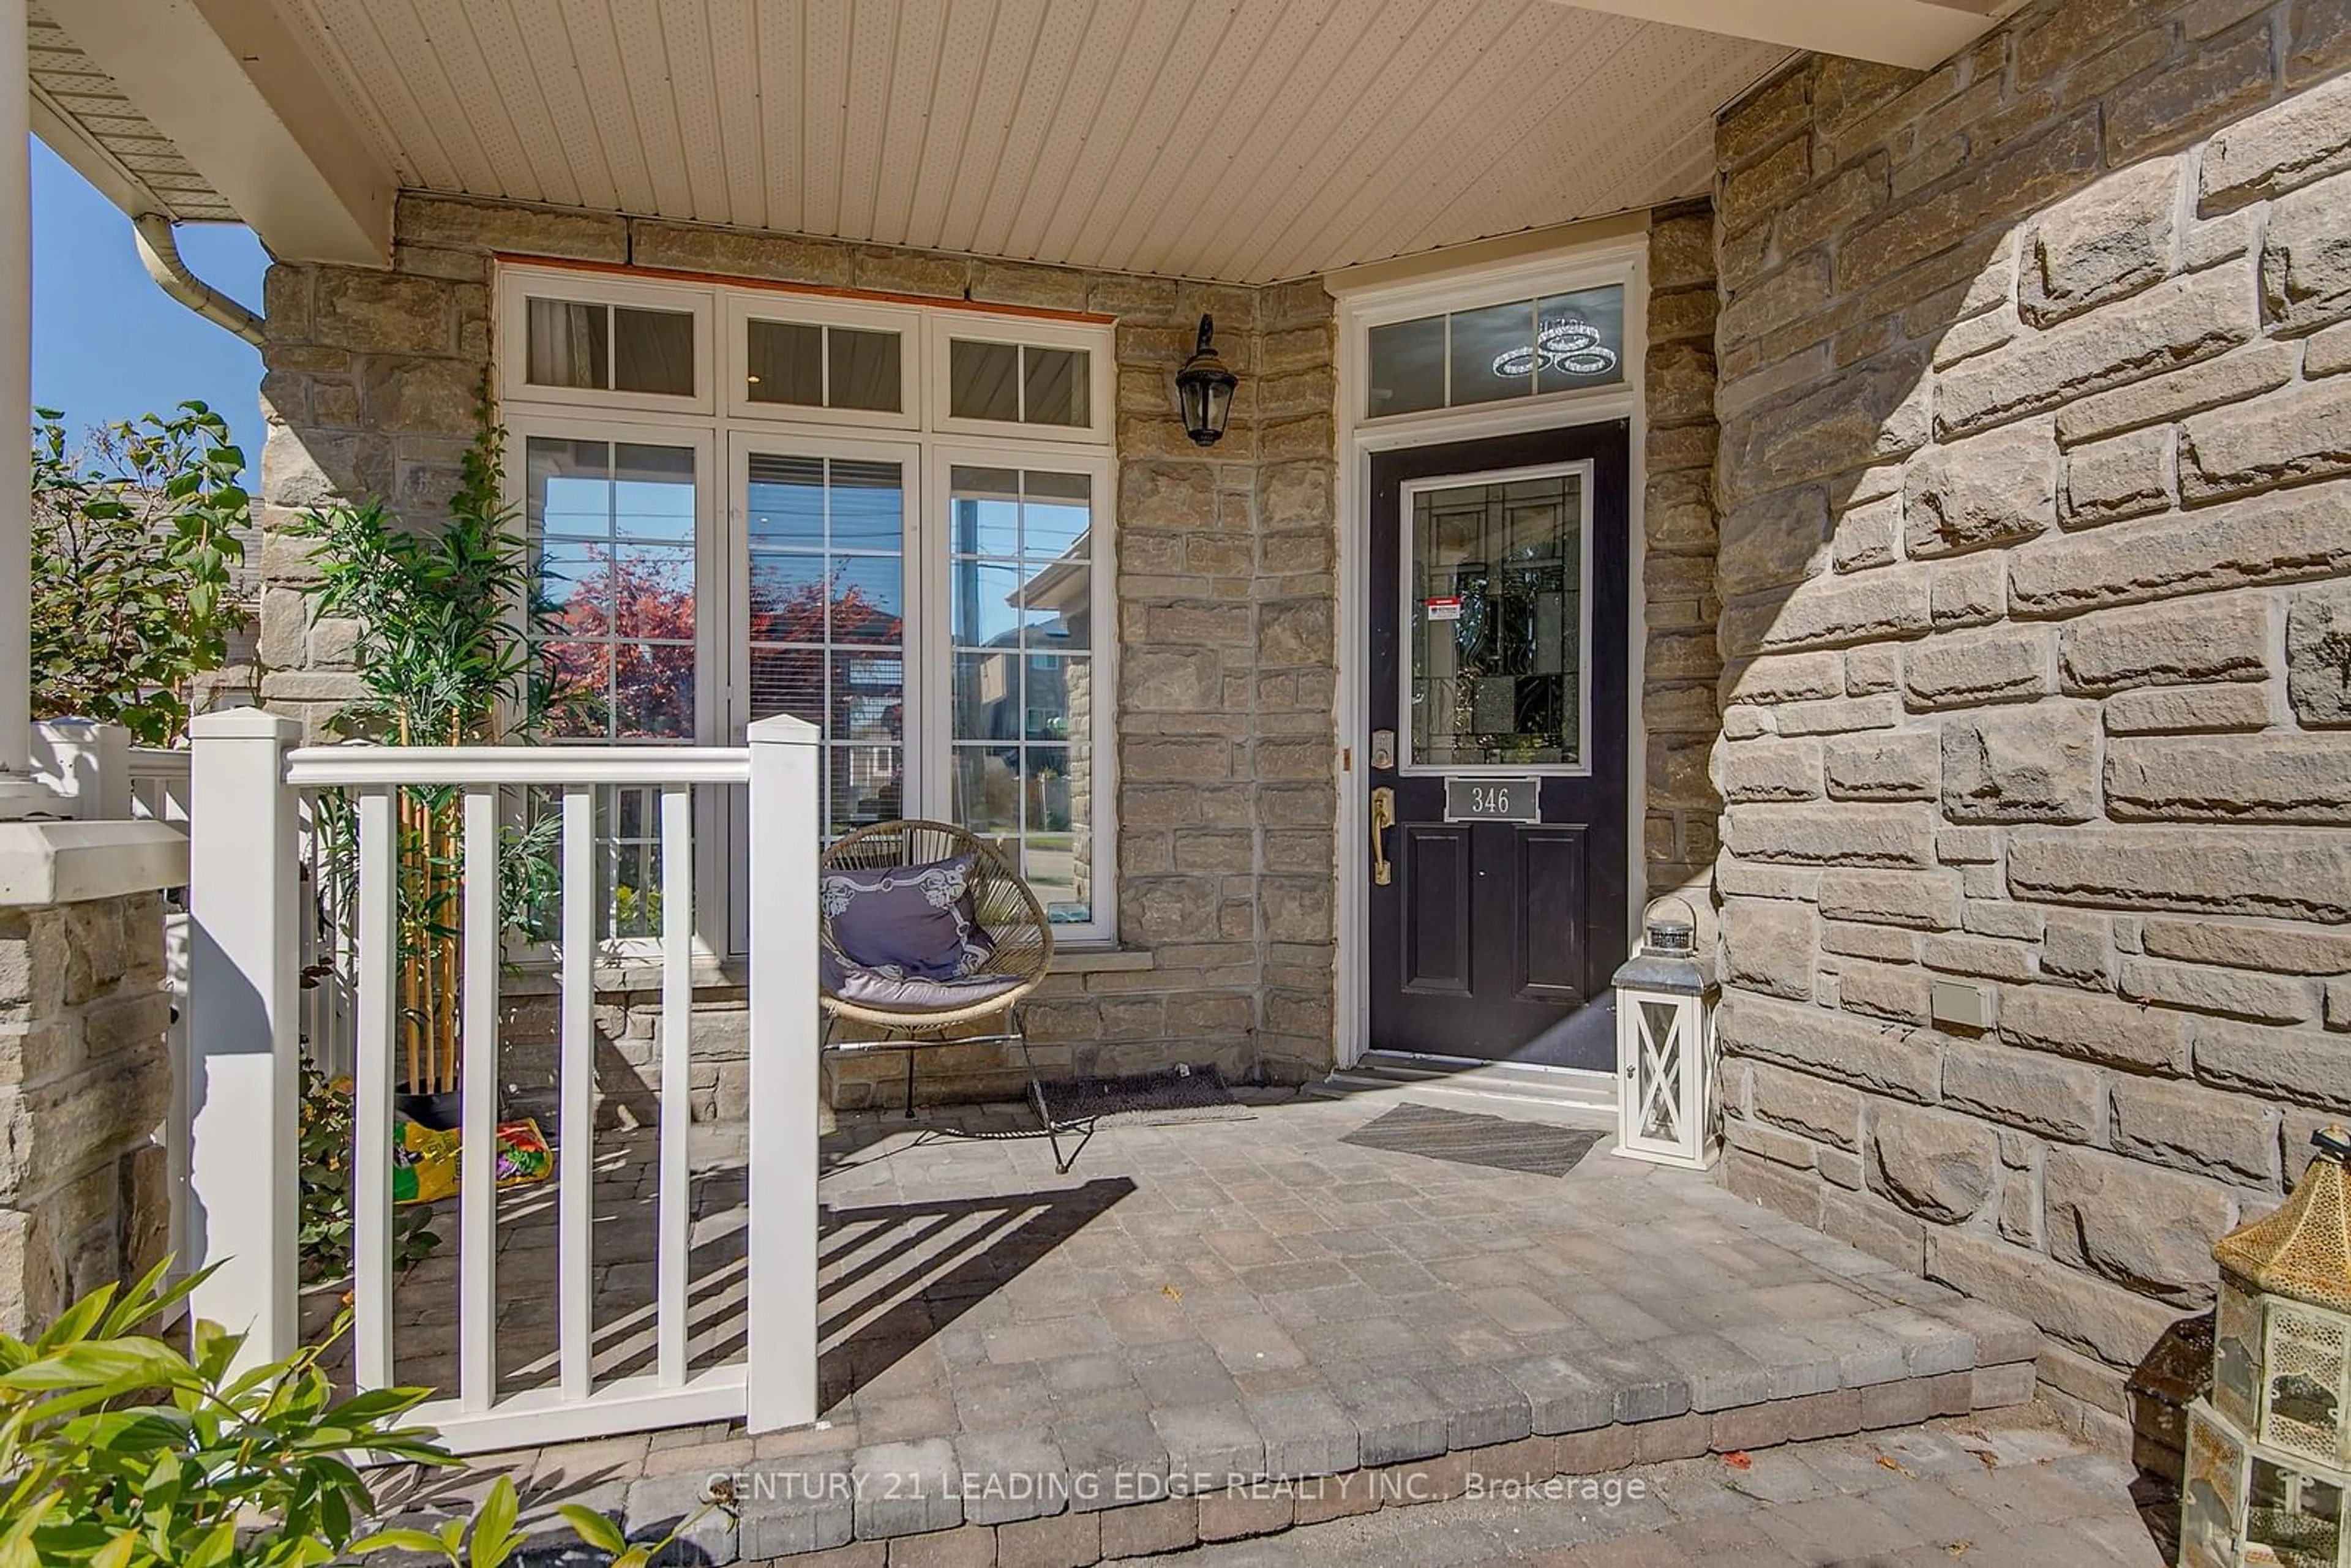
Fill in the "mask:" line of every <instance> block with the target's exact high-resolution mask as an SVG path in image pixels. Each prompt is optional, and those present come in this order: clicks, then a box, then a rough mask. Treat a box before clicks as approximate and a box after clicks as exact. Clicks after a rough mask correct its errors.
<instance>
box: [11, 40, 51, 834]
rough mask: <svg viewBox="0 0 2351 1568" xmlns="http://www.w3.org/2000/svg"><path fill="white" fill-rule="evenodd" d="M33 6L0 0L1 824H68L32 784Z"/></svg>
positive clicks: (46, 795)
mask: <svg viewBox="0 0 2351 1568" xmlns="http://www.w3.org/2000/svg"><path fill="white" fill-rule="evenodd" d="M27 65H28V62H27V59H26V47H25V0H0V820H5V819H16V818H21V817H26V816H32V815H48V816H55V815H62V814H63V811H62V810H61V808H62V807H64V805H65V803H64V802H62V801H60V800H58V799H57V797H56V796H55V795H53V794H51V793H50V792H49V791H48V790H47V789H43V788H42V787H41V786H40V784H39V783H37V781H36V780H35V779H34V777H33V771H32V745H33V591H32V575H33V573H32V560H31V556H32V548H33V517H32V512H33V467H32V463H33V457H32V428H33V245H32V232H31V231H32V217H33V161H32V149H31V138H32V125H31V115H32V110H31V98H30V89H29V85H28V81H27V75H26V72H27Z"/></svg>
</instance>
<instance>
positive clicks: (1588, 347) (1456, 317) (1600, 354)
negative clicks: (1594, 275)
mask: <svg viewBox="0 0 2351 1568" xmlns="http://www.w3.org/2000/svg"><path fill="white" fill-rule="evenodd" d="M1370 348H1371V354H1370V360H1371V364H1370V371H1371V373H1370V376H1369V379H1368V383H1367V385H1366V388H1365V398H1364V418H1366V419H1388V418H1393V417H1395V415H1398V414H1405V413H1430V412H1433V411H1435V410H1437V409H1447V408H1467V407H1470V406H1473V405H1476V404H1479V403H1491V402H1507V401H1509V400H1511V399H1514V398H1527V397H1541V396H1542V395H1544V394H1546V393H1550V392H1581V391H1583V390H1585V389H1587V388H1592V387H1607V386H1620V385H1622V384H1623V383H1624V382H1625V287H1624V285H1622V284H1608V285H1605V286H1603V287H1595V288H1583V289H1576V290H1573V291H1572V292H1568V293H1561V294H1548V295H1542V296H1539V297H1537V298H1531V299H1512V300H1509V301H1506V302H1504V303H1502V304H1499V305H1481V306H1478V307H1476V308H1471V309H1462V310H1448V311H1444V312H1441V313H1439V314H1437V315H1431V316H1416V317H1412V318H1409V319H1405V320H1402V321H1388V322H1384V323H1380V324H1376V325H1374V326H1373V327H1372V329H1371V331H1370Z"/></svg>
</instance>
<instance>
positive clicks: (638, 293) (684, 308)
mask: <svg viewBox="0 0 2351 1568" xmlns="http://www.w3.org/2000/svg"><path fill="white" fill-rule="evenodd" d="M533 299H559V300H562V301H564V302H566V303H568V304H575V305H604V306H618V307H620V308H622V309H632V310H663V311H669V312H672V313H674V314H683V315H688V316H691V317H693V318H694V392H693V393H692V394H691V395H689V396H683V397H681V396H675V395H673V394H671V393H668V392H617V391H611V392H608V391H604V390H601V389H599V388H595V387H545V386H540V385H538V383H537V382H532V381H530V380H528V377H529V374H530V306H529V301H531V300H533ZM714 312H715V299H714V297H713V296H712V294H711V292H710V290H708V289H706V288H695V287H681V286H679V285H676V284H656V283H648V282H643V281H639V280H636V279H632V278H614V277H607V276H606V275H604V274H601V273H593V272H575V271H570V270H568V269H558V268H552V267H530V268H523V267H514V268H507V269H504V270H502V271H501V272H500V273H499V275H498V328H499V330H498V334H497V343H498V350H499V351H498V354H497V361H498V382H497V384H498V399H499V402H500V403H501V404H503V405H508V406H512V405H517V404H520V405H537V406H540V407H545V406H548V405H550V404H552V405H562V406H567V407H571V408H589V409H595V410H598V411H600V412H604V413H619V412H621V411H622V410H634V411H636V412H638V413H656V414H661V413H666V414H703V415H706V414H708V413H711V411H712V399H711V387H712V384H713V382H714V372H715V371H716V344H715V343H714V341H713V339H714V336H715V334H714V332H713V330H712V317H713V314H714Z"/></svg>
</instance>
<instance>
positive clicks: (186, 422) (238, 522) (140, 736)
mask: <svg viewBox="0 0 2351 1568" xmlns="http://www.w3.org/2000/svg"><path fill="white" fill-rule="evenodd" d="M244 472H245V454H244V453H243V452H241V451H239V450H238V449H237V447H236V445H235V443H233V442H232V441H230V439H229V431H228V425H227V424H226V423H225V422H224V421H223V420H222V419H221V417H220V415H218V414H216V413H214V412H213V411H212V410H211V409H209V408H207V407H205V406H204V404H203V403H201V402H183V403H182V404H181V405H180V408H179V412H178V413H176V414H175V415H173V416H172V417H171V418H169V419H166V418H162V417H161V416H159V415H156V414H152V413H151V414H147V415H145V416H144V417H142V418H140V419H137V420H131V421H126V422H123V423H115V424H109V425H104V426H101V427H99V429H97V430H95V431H93V432H92V433H91V434H90V437H89V443H88V447H87V450H86V451H85V450H78V449H77V448H76V447H75V445H74V444H73V443H72V442H71V440H70V439H69V438H68V435H67V433H66V428H65V425H64V423H63V416H62V415H60V414H59V413H57V412H56V411H55V410H53V409H43V410H41V411H40V413H39V423H37V425H35V426H34V430H33V491H32V508H33V528H32V549H31V565H32V674H33V716H35V717H36V718H68V717H72V718H94V719H102V720H106V721H108V722H110V723H114V724H120V725H122V726H123V727H126V728H128V729H129V730H130V731H131V737H132V738H133V739H135V740H137V741H139V742H140V743H141V744H142V745H147V746H170V745H172V744H174V743H176V742H177V741H178V740H179V739H180V737H182V736H183V734H184V733H185V732H186V730H187V726H188V688H189V683H190V682H191V681H192V680H193V678H194V677H195V676H197V675H200V674H204V673H205V672H207V671H211V670H216V669H219V668H220V667H221V665H222V664H223V663H225V661H226V659H227V656H228V632H229V630H230V629H231V628H232V627H233V626H235V624H237V622H238V621H239V619H240V617H241V612H240V611H239V610H238V608H237V607H236V606H235V605H233V604H231V603H230V602H229V601H228V591H229V586H230V574H231V572H232V571H233V570H235V566H236V564H237V562H239V561H241V560H243V559H245V542H244V539H243V537H242V536H243V532H244V530H245V529H246V528H247V527H249V526H250V525H251V523H252V520H253V505H252V501H251V498H250V497H248V496H247V495H246V491H245V485H244V479H243V475H244Z"/></svg>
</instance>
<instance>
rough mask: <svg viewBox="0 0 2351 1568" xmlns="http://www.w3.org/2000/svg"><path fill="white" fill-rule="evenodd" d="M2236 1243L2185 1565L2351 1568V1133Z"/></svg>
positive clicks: (2335, 1134)
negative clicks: (2349, 1510) (2349, 1516)
mask: <svg viewBox="0 0 2351 1568" xmlns="http://www.w3.org/2000/svg"><path fill="white" fill-rule="evenodd" d="M2310 1141H2311V1142H2312V1143H2313V1144H2314V1145H2316V1146H2317V1149H2318V1153H2317V1155H2315V1156H2314V1157H2313V1158H2312V1160H2311V1162H2310V1166H2309V1168H2308V1169H2307V1170H2305V1171H2304V1172H2303V1176H2302V1180H2301V1181H2300V1182H2299V1183H2298V1184H2296V1186H2295V1187H2294V1196H2293V1197H2290V1198H2288V1199H2287V1200H2286V1202H2285V1206H2284V1207H2282V1208H2280V1209H2278V1210H2277V1211H2276V1212H2274V1213H2273V1214H2269V1215H2266V1216H2264V1217H2263V1218H2260V1219H2257V1220H2254V1221H2253V1222H2252V1224H2250V1225H2246V1226H2242V1227H2241V1228H2238V1229H2235V1230H2232V1231H2231V1232H2230V1233H2229V1234H2228V1235H2226V1236H2224V1237H2222V1238H2221V1239H2220V1242H2219V1243H2218V1244H2217V1245H2215V1246H2214V1247H2213V1249H2212V1257H2213V1260H2214V1261H2216V1262H2218V1263H2219V1264H2220V1303H2219V1306H2218V1308H2217V1310H2216V1312H2215V1313H2214V1321H2213V1331H2212V1339H2213V1353H2212V1387H2211V1392H2210V1393H2209V1394H2207V1395H2206V1396H2204V1397H2202V1398H2200V1399H2198V1400H2197V1401H2196V1402H2195V1403H2194V1404H2193V1405H2191V1406H2189V1407H2188V1469H2187V1484H2186V1486H2185V1488H2184V1489H2183V1490H2182V1494H2181V1498H2180V1509H2181V1516H2182V1517H2181V1520H2180V1543H2179V1562H2180V1565H2181V1568H2239V1565H2258V1568H2351V1520H2346V1514H2345V1500H2346V1498H2351V1176H2346V1171H2345V1168H2344V1166H2345V1163H2346V1161H2351V1133H2346V1132H2345V1131H2344V1129H2342V1128H2341V1127H2329V1128H2326V1129H2325V1131H2323V1132H2320V1133H2318V1134H2315V1135H2314V1136H2313V1137H2312V1138H2311V1140H2310Z"/></svg>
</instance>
